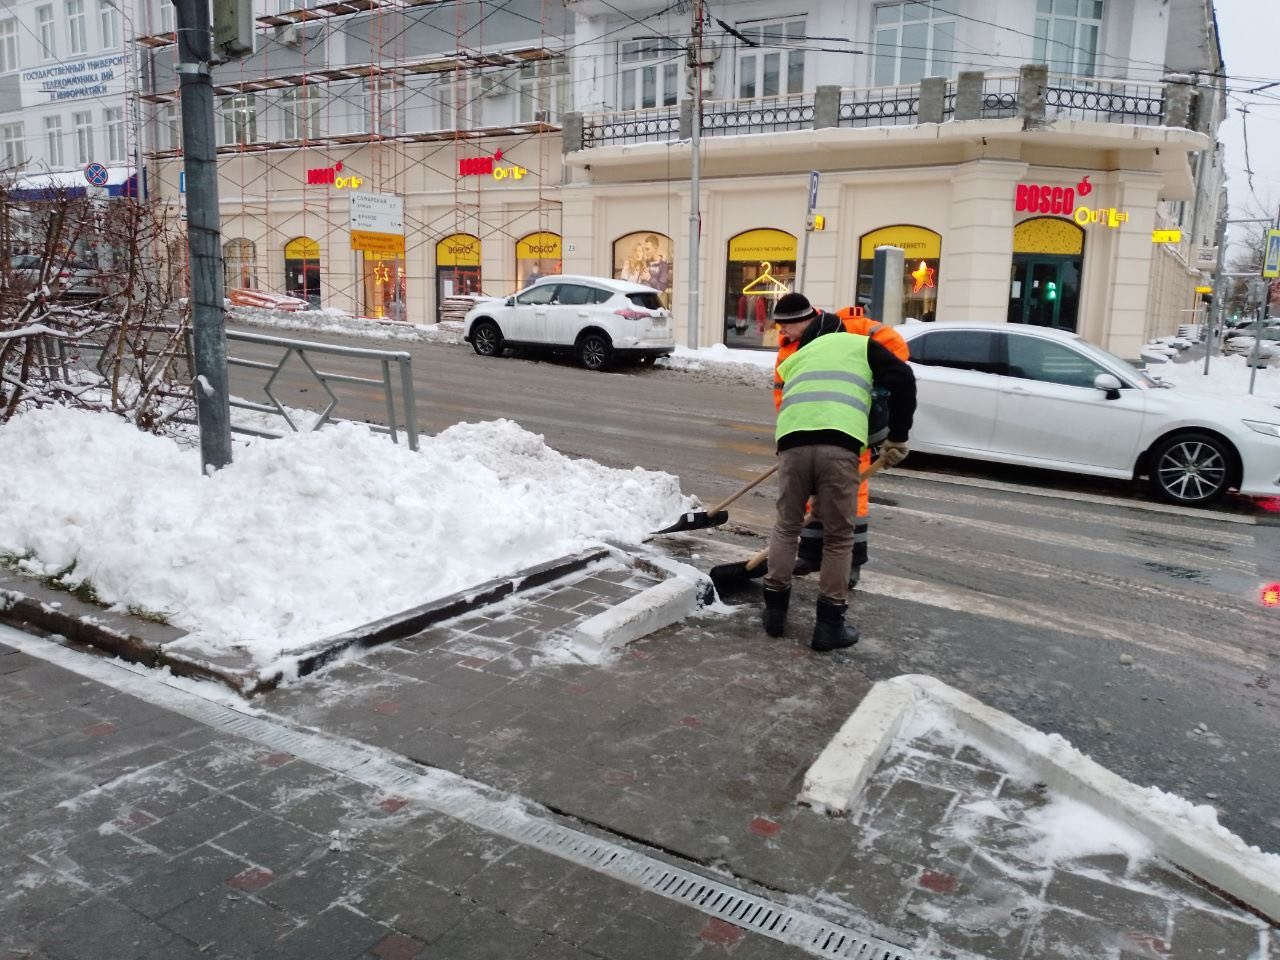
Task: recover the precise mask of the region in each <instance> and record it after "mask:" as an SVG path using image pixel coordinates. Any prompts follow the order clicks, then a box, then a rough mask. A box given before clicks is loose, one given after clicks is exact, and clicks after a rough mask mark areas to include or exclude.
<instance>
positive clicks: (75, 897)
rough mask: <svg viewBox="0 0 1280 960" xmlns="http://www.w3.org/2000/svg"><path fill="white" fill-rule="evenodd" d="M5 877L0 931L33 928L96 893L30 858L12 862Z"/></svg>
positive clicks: (75, 880)
mask: <svg viewBox="0 0 1280 960" xmlns="http://www.w3.org/2000/svg"><path fill="white" fill-rule="evenodd" d="M5 879H6V884H5V886H4V888H3V890H2V891H0V935H3V934H5V933H6V932H16V931H30V930H34V929H35V928H36V927H38V926H39V925H40V924H42V923H45V922H46V921H50V920H53V919H54V918H55V917H58V916H61V915H62V914H64V913H66V912H68V911H72V910H75V909H77V908H78V907H80V905H81V904H84V903H86V902H87V901H89V900H92V899H93V898H94V897H95V896H97V894H98V891H97V890H95V889H94V888H93V887H90V886H88V885H87V884H85V883H83V882H81V881H79V880H77V879H76V878H74V877H71V876H69V875H67V874H66V873H64V872H62V871H60V870H57V869H55V868H53V867H47V866H43V865H41V864H37V863H34V862H31V861H26V862H23V863H20V864H16V865H14V869H13V870H12V872H10V871H6V878H5Z"/></svg>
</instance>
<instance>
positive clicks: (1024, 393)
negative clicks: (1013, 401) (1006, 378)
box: [1000, 387, 1031, 397]
mask: <svg viewBox="0 0 1280 960" xmlns="http://www.w3.org/2000/svg"><path fill="white" fill-rule="evenodd" d="M1000 392H1001V393H1012V394H1013V395H1015V396H1019V397H1029V396H1031V391H1030V390H1028V389H1027V388H1026V387H1001V388H1000Z"/></svg>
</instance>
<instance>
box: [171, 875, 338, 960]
mask: <svg viewBox="0 0 1280 960" xmlns="http://www.w3.org/2000/svg"><path fill="white" fill-rule="evenodd" d="M320 909H322V907H321V906H320V905H317V906H316V907H315V910H316V911H318V910H320ZM311 912H312V911H306V914H309V913H311ZM304 915H305V914H304ZM159 922H160V925H161V926H163V927H166V928H167V929H169V930H172V931H174V932H175V933H178V934H181V935H182V936H183V937H185V938H186V939H188V940H190V941H191V942H192V943H193V944H195V945H196V947H197V948H198V949H199V950H200V951H201V952H202V953H205V954H213V955H217V954H219V953H222V954H227V955H229V956H234V957H246V956H249V955H250V954H252V953H253V952H254V951H255V950H258V949H259V948H260V947H261V946H262V945H263V944H264V943H271V942H272V941H274V940H278V939H279V938H280V937H282V936H284V935H286V934H287V933H289V932H290V931H291V930H293V929H294V928H295V927H296V926H297V923H296V922H295V921H294V920H293V919H292V918H290V917H289V916H288V915H287V914H285V913H283V912H281V911H280V910H278V909H276V908H275V907H272V906H270V905H268V904H265V903H262V902H261V901H259V900H257V899H254V898H251V897H248V896H246V895H244V894H243V893H239V892H237V891H235V890H232V889H228V888H226V887H222V888H215V889H212V890H206V891H205V892H204V893H202V894H200V895H198V896H195V897H193V898H191V899H190V900H188V901H186V902H185V903H183V904H182V905H180V906H178V907H176V908H174V909H173V910H170V911H169V912H168V913H166V914H164V915H163V916H162V917H160V921H159Z"/></svg>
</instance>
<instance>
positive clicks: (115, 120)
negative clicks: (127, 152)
mask: <svg viewBox="0 0 1280 960" xmlns="http://www.w3.org/2000/svg"><path fill="white" fill-rule="evenodd" d="M102 127H103V129H104V130H105V131H106V134H107V162H108V163H120V162H122V161H123V160H124V108H123V107H107V109H105V110H103V111H102Z"/></svg>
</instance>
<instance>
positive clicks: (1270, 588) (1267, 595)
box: [1261, 583, 1280, 607]
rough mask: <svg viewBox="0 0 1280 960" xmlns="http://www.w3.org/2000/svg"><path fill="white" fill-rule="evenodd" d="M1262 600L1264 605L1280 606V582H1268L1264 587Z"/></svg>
mask: <svg viewBox="0 0 1280 960" xmlns="http://www.w3.org/2000/svg"><path fill="white" fill-rule="evenodd" d="M1261 600H1262V605H1263V606H1264V607H1280V583H1268V584H1267V585H1266V586H1265V587H1263V588H1262V597H1261Z"/></svg>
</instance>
